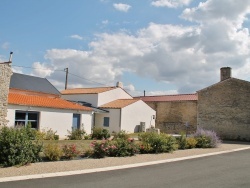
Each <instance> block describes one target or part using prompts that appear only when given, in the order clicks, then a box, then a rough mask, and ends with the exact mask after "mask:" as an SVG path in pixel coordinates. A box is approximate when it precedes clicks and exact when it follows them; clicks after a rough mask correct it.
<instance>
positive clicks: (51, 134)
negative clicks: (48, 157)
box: [36, 128, 59, 140]
mask: <svg viewBox="0 0 250 188" xmlns="http://www.w3.org/2000/svg"><path fill="white" fill-rule="evenodd" d="M56 132H57V131H53V130H52V129H51V128H50V129H43V130H41V131H39V130H38V131H36V139H37V140H59V135H56Z"/></svg>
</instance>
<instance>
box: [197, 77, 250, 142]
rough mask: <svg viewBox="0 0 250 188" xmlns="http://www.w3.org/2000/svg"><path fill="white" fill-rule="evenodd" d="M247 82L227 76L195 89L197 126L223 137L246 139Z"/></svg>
mask: <svg viewBox="0 0 250 188" xmlns="http://www.w3.org/2000/svg"><path fill="white" fill-rule="evenodd" d="M249 96H250V82H247V81H243V80H238V79H234V78H232V79H227V80H225V81H223V82H220V83H217V84H215V85H213V86H210V87H208V88H205V89H203V90H201V91H198V99H199V100H198V120H197V121H198V127H201V128H205V129H209V130H214V131H215V132H217V133H218V134H219V136H221V137H222V138H224V139H239V140H250V115H249V112H250V100H249Z"/></svg>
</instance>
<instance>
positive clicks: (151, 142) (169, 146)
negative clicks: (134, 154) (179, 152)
mask: <svg viewBox="0 0 250 188" xmlns="http://www.w3.org/2000/svg"><path fill="white" fill-rule="evenodd" d="M139 138H140V140H141V145H140V146H139V150H140V152H141V153H163V152H172V151H174V150H176V149H177V143H176V139H175V138H174V137H172V136H169V135H167V134H165V133H161V134H158V133H155V132H146V133H141V134H140V135H139Z"/></svg>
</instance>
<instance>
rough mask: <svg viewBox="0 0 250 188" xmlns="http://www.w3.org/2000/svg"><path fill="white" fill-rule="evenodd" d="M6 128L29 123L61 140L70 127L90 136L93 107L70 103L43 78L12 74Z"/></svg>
mask: <svg viewBox="0 0 250 188" xmlns="http://www.w3.org/2000/svg"><path fill="white" fill-rule="evenodd" d="M7 110H8V112H7V120H8V121H9V122H8V126H15V125H18V124H23V125H26V124H27V123H28V122H30V123H31V125H32V128H35V129H38V130H48V129H52V130H53V131H56V132H57V133H56V134H58V135H59V138H60V139H63V138H65V137H66V135H67V134H68V130H69V131H71V130H72V127H73V128H80V127H81V128H84V130H85V131H86V132H87V133H88V134H90V133H91V129H92V124H93V110H92V108H89V107H86V106H82V105H79V104H76V103H73V102H69V101H67V100H64V99H62V98H61V97H60V92H59V91H58V90H57V89H56V88H55V87H54V86H53V85H52V84H51V83H50V82H49V81H48V80H47V79H44V78H39V77H34V76H28V75H23V74H17V73H14V74H13V75H12V77H11V81H10V89H9V95H8V106H7Z"/></svg>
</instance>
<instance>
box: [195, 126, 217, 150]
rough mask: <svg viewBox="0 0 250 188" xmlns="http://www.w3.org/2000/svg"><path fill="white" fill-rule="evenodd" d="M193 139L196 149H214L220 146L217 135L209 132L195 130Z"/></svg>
mask: <svg viewBox="0 0 250 188" xmlns="http://www.w3.org/2000/svg"><path fill="white" fill-rule="evenodd" d="M194 138H195V139H196V141H197V144H196V147H198V148H216V147H218V146H219V145H220V144H221V140H220V138H219V137H218V136H217V134H216V133H215V132H214V131H210V130H205V129H197V131H196V133H195V134H194Z"/></svg>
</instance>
